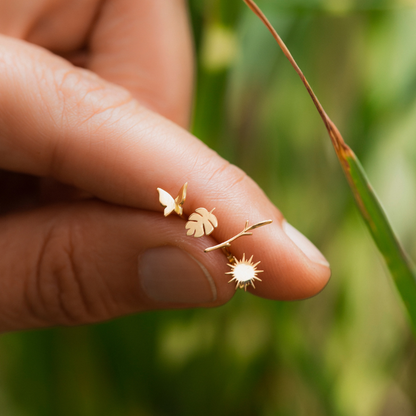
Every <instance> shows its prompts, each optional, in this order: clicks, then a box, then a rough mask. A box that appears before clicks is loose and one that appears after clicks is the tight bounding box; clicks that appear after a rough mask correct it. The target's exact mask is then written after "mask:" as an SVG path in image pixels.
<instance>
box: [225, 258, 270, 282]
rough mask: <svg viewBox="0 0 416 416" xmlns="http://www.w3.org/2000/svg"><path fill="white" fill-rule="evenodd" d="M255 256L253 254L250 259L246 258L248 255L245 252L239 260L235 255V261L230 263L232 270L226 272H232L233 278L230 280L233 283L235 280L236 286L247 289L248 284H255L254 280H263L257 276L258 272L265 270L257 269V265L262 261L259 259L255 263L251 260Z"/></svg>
mask: <svg viewBox="0 0 416 416" xmlns="http://www.w3.org/2000/svg"><path fill="white" fill-rule="evenodd" d="M252 259H253V256H251V257H250V258H249V259H248V260H246V255H245V254H243V258H242V259H241V260H237V259H236V258H235V257H234V263H228V266H230V267H231V271H230V272H228V273H225V274H231V275H232V276H233V278H232V279H231V280H230V281H229V282H228V283H231V282H232V281H233V280H235V282H236V284H235V288H236V289H237V288H238V287H239V288H240V289H243V288H244V290H247V286H249V285H251V286H253V287H254V289H255V288H256V286H254V281H255V280H258V281H259V282H261V279H259V278H258V277H257V273H262V272H263V270H257V269H256V266H257V265H258V264H259V263H260V262H259V261H258V262H257V263H255V264H253V263H252V262H251V260H252Z"/></svg>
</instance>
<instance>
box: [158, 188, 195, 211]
mask: <svg viewBox="0 0 416 416" xmlns="http://www.w3.org/2000/svg"><path fill="white" fill-rule="evenodd" d="M187 187H188V182H186V183H185V184H184V185H183V186H182V188H181V189H180V191H179V194H178V196H177V197H176V198H175V199H173V198H172V196H171V195H170V194H169V193H167V192H166V191H164V190H163V189H162V188H157V191H158V192H159V202H160V205H162V207H165V211H164V212H163V214H164V215H165V217H167V216H168V215H170V214H171V213H172V212H173V211H175V212H176V213H177V214H178V215H179V216H180V217H182V214H183V208H182V205H183V204H184V202H185V199H186V189H187Z"/></svg>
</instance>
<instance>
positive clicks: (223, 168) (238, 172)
mask: <svg viewBox="0 0 416 416" xmlns="http://www.w3.org/2000/svg"><path fill="white" fill-rule="evenodd" d="M207 179H208V183H215V184H216V185H217V186H218V185H219V186H220V187H221V192H222V193H224V194H226V193H227V192H229V191H230V190H232V189H233V188H234V187H235V186H236V185H238V184H239V183H241V182H245V181H247V180H248V179H249V176H248V175H247V174H246V173H245V172H244V171H243V170H242V169H240V168H239V167H237V166H236V165H233V164H231V163H229V162H227V161H226V160H224V161H221V163H220V165H219V166H217V167H215V168H214V169H212V168H211V169H210V176H209V177H208V178H207Z"/></svg>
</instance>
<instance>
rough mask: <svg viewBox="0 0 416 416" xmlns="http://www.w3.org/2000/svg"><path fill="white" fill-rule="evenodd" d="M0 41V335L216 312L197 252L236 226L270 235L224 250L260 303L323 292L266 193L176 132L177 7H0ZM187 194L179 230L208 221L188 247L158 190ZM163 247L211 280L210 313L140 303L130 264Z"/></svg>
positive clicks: (31, 0) (186, 40)
mask: <svg viewBox="0 0 416 416" xmlns="http://www.w3.org/2000/svg"><path fill="white" fill-rule="evenodd" d="M0 33H1V34H2V35H1V36H0V73H1V76H0V155H1V157H0V169H2V172H1V176H0V185H1V189H2V191H1V192H2V198H1V200H2V201H4V202H2V205H1V216H0V249H1V253H2V259H1V261H0V331H2V332H5V331H12V330H19V329H28V328H38V327H45V326H52V325H78V324H85V323H92V322H99V321H102V320H106V319H111V318H114V317H117V316H120V315H123V314H129V313H135V312H140V311H145V310H154V309H172V308H184V307H190V306H192V307H211V306H218V305H221V304H224V303H225V302H227V301H228V300H230V299H231V297H232V296H233V294H234V287H233V285H228V284H227V280H228V279H227V278H226V277H225V278H224V273H225V272H226V271H229V268H228V267H227V266H226V261H225V257H224V256H223V254H222V253H221V252H220V251H217V252H213V253H210V254H205V253H203V249H204V248H206V247H209V246H213V245H216V244H218V243H220V242H222V241H225V240H227V239H228V238H230V237H231V236H232V235H235V234H237V233H239V232H240V231H241V230H242V228H243V226H244V224H245V221H246V220H247V219H250V223H251V224H253V223H255V222H258V221H262V220H265V219H272V220H273V221H274V223H273V224H272V225H270V226H267V227H263V228H261V234H260V230H259V231H255V235H254V236H253V237H244V238H243V239H241V240H239V241H241V242H240V243H238V242H236V243H235V244H233V247H232V249H233V254H235V255H236V256H237V257H241V256H242V254H243V253H247V254H249V255H254V259H255V260H256V261H258V260H261V269H263V270H265V272H264V273H262V275H261V278H262V279H263V282H262V283H261V284H258V285H257V289H256V290H255V291H254V293H255V294H256V295H258V296H262V297H264V298H268V299H283V300H294V299H303V298H307V297H310V296H313V295H314V294H316V293H318V292H319V291H320V290H321V289H322V288H323V287H324V286H325V285H326V283H327V281H328V279H329V276H330V271H329V268H328V267H326V266H324V265H322V264H318V263H316V262H313V261H311V260H310V259H309V258H308V257H307V256H306V255H305V254H304V253H303V251H302V250H300V249H299V248H298V247H297V246H296V245H295V244H294V243H293V242H292V240H291V239H289V237H288V236H287V235H286V234H285V233H284V231H283V230H282V226H281V224H282V221H283V216H282V214H281V213H280V212H279V210H278V209H277V208H276V207H275V206H274V205H273V204H272V203H271V202H270V201H269V200H268V198H267V197H266V195H265V194H264V193H263V191H262V190H261V189H260V188H259V187H258V186H257V185H256V184H255V183H254V182H253V181H252V180H251V179H250V178H249V177H247V176H246V174H245V173H244V172H243V171H241V170H240V169H239V168H237V167H235V166H233V165H231V164H229V163H228V162H227V161H225V160H224V159H222V158H220V157H219V156H218V155H217V154H216V153H215V152H214V151H212V150H211V149H209V148H208V147H206V146H205V145H204V144H203V143H201V142H200V141H199V140H198V139H197V138H196V137H194V136H192V135H191V134H190V133H189V132H187V130H186V128H187V126H188V123H189V119H190V109H191V102H192V87H193V55H192V54H193V50H192V41H191V37H190V30H189V24H188V18H187V11H186V4H185V1H183V0H169V1H165V0H140V1H139V0H104V1H98V0H14V1H13V2H11V1H9V0H0ZM184 182H188V183H189V187H188V197H187V200H186V203H185V205H184V212H185V215H186V216H188V215H190V214H191V213H192V212H194V211H195V209H196V208H198V207H206V208H207V209H209V210H211V209H212V208H213V207H216V210H215V214H216V216H217V218H218V221H219V224H220V226H219V227H218V229H216V230H215V232H214V233H213V235H212V236H209V237H206V236H205V237H202V238H200V239H194V238H193V237H186V236H184V234H185V233H184V221H183V220H181V219H180V218H178V217H176V216H174V215H171V216H169V217H167V218H164V217H163V208H162V207H161V206H160V204H159V202H158V197H157V192H156V188H157V187H162V188H163V189H165V190H167V191H170V192H172V193H174V192H176V191H178V190H179V188H180V187H181V186H182V184H183V183H184ZM173 196H176V195H173ZM221 224H224V225H226V226H222V227H221ZM165 245H173V246H177V247H180V248H182V249H184V250H186V251H187V252H188V253H190V254H191V255H192V256H193V257H194V258H196V259H197V260H198V261H199V262H200V263H202V264H203V265H204V266H205V267H206V268H207V270H208V271H209V273H210V274H211V276H212V278H213V279H214V281H215V284H216V286H217V291H218V296H217V299H216V301H214V302H210V303H204V304H194V305H181V304H179V305H178V304H175V305H172V304H169V303H162V302H155V301H152V300H151V299H149V298H148V297H147V296H146V295H145V294H144V293H143V290H142V288H141V286H140V284H139V282H138V280H139V279H138V272H137V270H138V261H140V260H139V259H140V253H142V252H143V251H144V250H146V249H147V248H149V247H158V246H165ZM161 261H163V259H161Z"/></svg>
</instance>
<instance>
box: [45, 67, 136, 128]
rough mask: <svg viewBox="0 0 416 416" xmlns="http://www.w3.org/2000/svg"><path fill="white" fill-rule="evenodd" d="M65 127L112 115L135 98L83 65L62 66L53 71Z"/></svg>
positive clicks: (72, 126)
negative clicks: (83, 67) (80, 66)
mask: <svg viewBox="0 0 416 416" xmlns="http://www.w3.org/2000/svg"><path fill="white" fill-rule="evenodd" d="M53 75H54V76H53V81H54V87H55V91H56V95H57V98H58V101H59V103H60V108H59V111H60V116H61V120H62V125H63V127H70V128H74V124H75V125H80V124H84V123H86V122H87V121H89V120H91V119H93V118H94V117H97V116H100V117H101V118H104V119H106V118H109V117H111V114H112V112H114V111H115V110H116V109H118V108H120V107H123V106H125V105H127V104H129V103H131V102H132V101H133V97H132V95H131V94H130V92H128V91H127V90H126V89H124V88H122V87H118V86H116V85H114V84H111V83H109V82H107V81H105V80H104V79H102V78H100V77H99V76H98V75H96V74H94V73H93V72H91V71H88V70H86V69H82V68H76V67H68V68H60V69H58V70H56V71H55V72H54V74H53Z"/></svg>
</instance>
